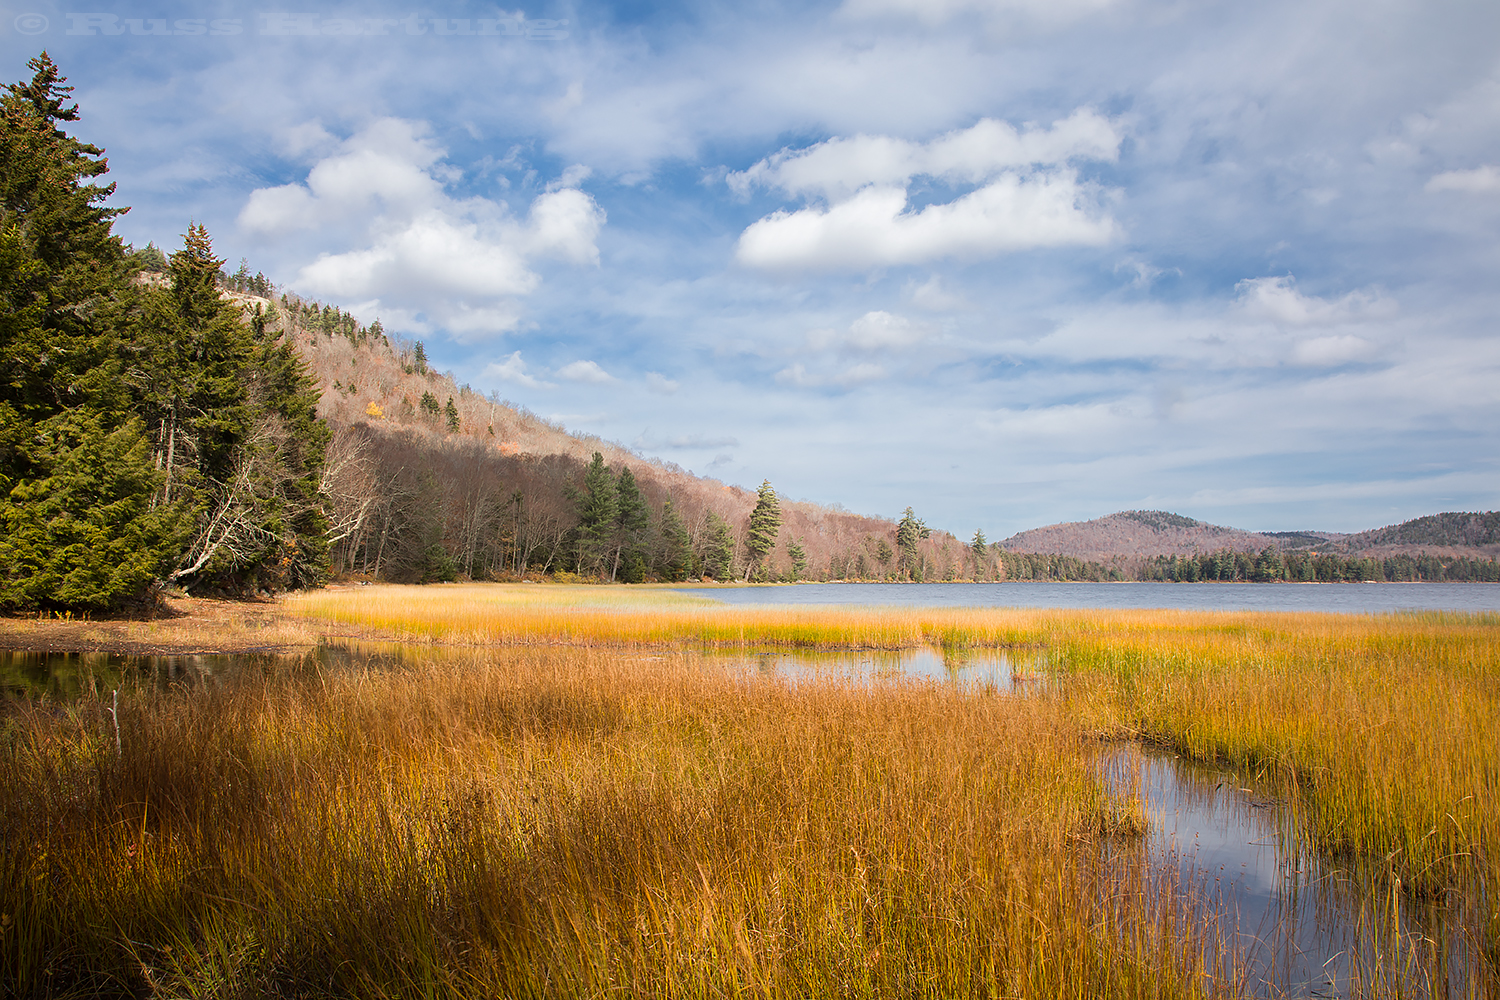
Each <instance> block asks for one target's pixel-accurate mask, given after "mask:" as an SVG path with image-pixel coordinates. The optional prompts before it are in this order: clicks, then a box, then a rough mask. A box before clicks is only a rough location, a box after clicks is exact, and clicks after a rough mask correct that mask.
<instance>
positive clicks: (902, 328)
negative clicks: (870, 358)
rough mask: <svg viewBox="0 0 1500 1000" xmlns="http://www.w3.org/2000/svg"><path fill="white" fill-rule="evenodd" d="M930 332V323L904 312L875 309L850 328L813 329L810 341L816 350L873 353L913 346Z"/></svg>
mask: <svg viewBox="0 0 1500 1000" xmlns="http://www.w3.org/2000/svg"><path fill="white" fill-rule="evenodd" d="M930 336H931V331H930V330H929V329H928V328H927V327H925V326H923V325H921V324H918V323H913V322H912V321H911V320H909V319H907V318H906V317H905V316H897V315H894V314H892V313H888V312H885V311H883V310H875V311H872V312H867V313H865V314H864V315H863V316H861V317H860V318H859V319H857V320H855V321H854V322H853V323H850V324H849V328H848V329H847V330H814V331H812V332H811V333H809V334H808V335H807V341H808V345H809V346H811V347H813V348H814V349H817V350H836V351H841V352H845V353H860V354H873V353H877V352H882V351H897V350H902V349H904V348H908V347H914V346H916V345H917V344H919V343H921V342H922V341H924V340H926V339H928V337H930Z"/></svg>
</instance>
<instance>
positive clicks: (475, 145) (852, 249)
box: [0, 0, 1500, 539]
mask: <svg viewBox="0 0 1500 1000" xmlns="http://www.w3.org/2000/svg"><path fill="white" fill-rule="evenodd" d="M306 6H308V7H311V6H315V5H306ZM0 44H3V45H4V51H5V53H6V65H7V66H9V67H10V68H9V70H8V71H7V76H8V78H9V79H13V80H14V79H20V78H22V77H23V76H24V75H25V68H24V64H25V60H26V59H27V58H28V57H29V56H32V55H35V54H36V52H37V51H39V50H40V49H42V48H43V47H45V48H46V49H48V50H49V51H50V52H51V53H52V54H53V56H54V58H56V59H57V61H58V62H59V64H60V65H61V67H62V69H63V72H64V73H66V74H67V75H68V76H69V78H70V82H71V83H73V84H74V85H76V87H77V91H76V95H75V96H76V97H77V98H78V99H79V101H80V103H81V105H82V111H83V115H84V119H83V121H82V122H81V123H80V126H79V129H78V131H79V134H81V135H82V136H83V137H85V138H86V139H89V140H90V141H93V142H96V143H98V144H100V145H102V146H105V147H106V148H107V150H108V155H109V158H110V165H111V168H112V169H111V174H110V179H112V180H114V181H116V182H117V183H118V184H119V186H120V193H119V196H118V197H117V199H116V201H117V202H118V203H120V204H128V205H130V206H131V211H130V213H129V214H128V215H126V216H124V217H123V218H122V219H121V220H120V222H119V224H118V230H117V231H119V232H120V233H121V234H122V235H123V236H124V237H125V238H126V239H127V240H130V241H133V242H134V243H136V244H137V245H144V244H145V243H146V242H147V241H148V240H155V241H156V242H157V243H159V244H162V243H167V244H172V243H175V242H177V241H178V240H179V234H181V233H183V232H184V231H185V228H186V226H187V224H188V222H189V221H190V220H194V221H201V222H203V223H205V224H207V226H208V228H209V231H210V232H211V233H212V234H213V236H214V237H215V242H216V246H217V247H218V249H219V251H220V252H221V254H222V255H224V256H226V257H228V258H230V260H231V262H232V263H233V262H237V261H238V260H239V258H241V257H245V258H248V259H249V261H250V263H251V267H252V269H253V270H254V269H258V270H263V271H265V272H266V274H267V275H268V276H270V277H271V278H273V279H274V280H275V281H277V282H278V283H281V284H283V285H285V286H287V287H289V288H291V289H293V290H296V291H298V292H300V293H302V294H304V295H307V296H310V297H314V298H317V299H320V300H322V301H325V302H334V303H337V304H339V305H342V306H344V307H346V308H349V309H351V310H352V311H354V312H355V313H356V314H357V315H360V316H361V317H363V318H365V319H367V320H370V319H374V318H376V317H377V316H378V317H379V318H380V319H381V320H382V321H383V323H384V324H385V326H386V327H387V328H388V329H395V330H398V331H400V332H402V333H404V334H405V335H407V336H410V337H413V338H419V339H421V340H423V341H424V342H425V344H426V345H427V348H428V353H429V355H430V356H431V357H432V358H433V359H434V361H435V362H436V363H437V364H438V365H439V366H440V367H442V368H445V369H448V368H451V369H452V370H453V371H454V372H455V374H456V375H457V377H458V378H459V380H460V381H465V382H468V383H470V384H471V385H473V386H474V387H475V388H476V389H479V390H481V391H485V392H489V391H495V392H498V393H499V394H500V395H501V396H502V397H504V398H507V399H510V400H512V401H514V402H516V403H519V404H521V405H524V406H526V407H528V408H529V409H531V410H532V411H534V412H536V413H539V414H541V415H543V416H548V417H552V418H554V419H557V420H559V421H561V422H562V423H563V424H565V425H566V426H567V427H568V428H569V429H572V430H577V431H583V432H588V433H593V434H598V435H600V436H602V437H604V438H607V439H610V440H615V441H619V442H622V443H624V444H626V445H630V446H632V447H635V448H637V449H638V450H639V451H640V453H642V454H643V455H650V456H658V457H661V458H663V459H666V460H669V461H674V462H676V463H678V464H679V465H682V466H683V467H685V468H688V469H691V470H693V471H694V472H697V473H700V474H704V475H711V476H715V477H717V478H720V479H723V480H725V481H727V482H733V483H739V484H742V485H746V486H751V487H753V486H755V485H757V484H758V483H759V482H760V481H761V480H762V479H766V478H768V479H770V480H771V482H772V483H774V484H775V485H776V487H777V489H778V490H779V491H780V492H781V493H782V494H783V495H787V496H791V497H795V498H799V499H809V500H814V501H818V502H822V503H839V504H842V505H844V506H845V507H847V508H849V509H851V510H856V511H860V512H864V513H878V514H885V515H896V514H899V512H900V511H901V510H902V509H903V508H904V507H906V506H908V505H911V506H913V507H914V508H915V509H916V510H917V512H918V514H920V515H922V516H923V517H925V519H926V520H927V521H928V523H930V524H932V525H934V526H937V527H942V528H945V529H948V530H951V531H953V532H955V533H956V534H959V535H961V536H964V537H967V536H968V535H970V534H971V533H972V532H973V531H974V529H976V528H982V529H983V530H984V531H985V532H986V534H987V535H988V536H989V537H990V538H992V539H995V538H1001V537H1004V536H1006V535H1008V534H1011V533H1012V532H1015V531H1018V530H1023V529H1025V528H1029V527H1035V526H1037V525H1041V524H1046V523H1051V522H1054V521H1061V520H1080V519H1086V518H1091V517H1096V516H1100V515H1103V514H1107V513H1110V512H1112V511H1115V510H1120V509H1129V508H1163V509H1169V510H1173V511H1177V512H1180V513H1183V514H1187V515H1190V516H1193V517H1198V518H1202V519H1204V520H1208V521H1214V522H1218V523H1224V524H1233V525H1236V526H1239V527H1245V528H1252V529H1262V530H1289V529H1297V528H1324V529H1331V530H1359V529H1362V528H1367V527H1374V526H1378V525H1382V524H1387V523H1392V522H1395V521H1399V520H1403V519H1405V518H1408V517H1414V516H1419V515H1422V514H1426V513H1432V512H1436V511H1439V510H1468V509H1493V508H1495V507H1497V506H1500V321H1497V316H1500V5H1496V4H1494V3H1493V2H1473V3H1451V2H1442V0H1427V2H1422V3H1416V2H1411V3H1402V2H1378V0H1377V2H1372V0H1361V2H1358V3H1353V2H1351V3H1335V2H1307V0H1299V2H1277V0H1271V2H1266V3H1259V4H1244V3H1232V2H1219V0H1214V2H1208V0H1176V2H1174V0H1165V2H1151V0H925V2H918V0H842V2H829V3H823V4H806V5H797V4H780V3H772V2H767V3H751V4H732V5H731V4H711V3H705V4H691V5H677V6H673V5H655V4H653V5H646V4H618V5H604V4H589V3H582V4H570V3H566V2H558V3H555V4H551V5H548V6H544V7H537V8H534V9H532V8H528V9H525V10H524V11H522V10H509V9H506V8H501V7H494V6H486V5H482V4H470V3H455V4H449V5H446V6H445V7H443V8H441V9H437V8H422V7H411V6H401V7H393V6H390V5H389V4H386V3H384V2H382V0H371V2H370V3H368V4H364V5H357V4H356V5H339V6H324V7H321V8H320V9H319V10H318V11H317V12H316V13H297V14H287V13H283V12H282V11H281V10H280V9H278V8H276V7H269V6H253V5H246V4H235V3H223V4H212V3H210V4H193V5H186V4H177V3H171V2H162V3H147V2H142V3H136V4H106V3H98V4H94V5H93V6H89V5H86V4H82V3H80V4H79V5H78V6H77V7H71V6H52V5H50V4H47V3H37V2H32V0H20V2H19V4H17V3H9V4H8V5H7V7H6V9H5V11H4V13H3V16H0ZM231 266H232V265H231Z"/></svg>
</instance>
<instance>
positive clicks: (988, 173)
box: [725, 108, 1120, 200]
mask: <svg viewBox="0 0 1500 1000" xmlns="http://www.w3.org/2000/svg"><path fill="white" fill-rule="evenodd" d="M1119 149H1120V133H1119V131H1118V130H1117V128H1116V126H1115V123H1114V122H1111V121H1110V120H1109V119H1108V118H1105V117H1103V116H1102V115H1100V114H1098V113H1097V112H1095V111H1094V110H1092V109H1090V108H1079V109H1078V110H1077V111H1074V112H1073V113H1072V114H1071V115H1069V116H1068V117H1067V118H1064V119H1062V120H1061V121H1057V122H1054V123H1053V125H1052V127H1051V128H1050V129H1043V128H1038V127H1037V126H1035V125H1028V126H1027V127H1026V128H1025V129H1024V130H1017V129H1016V128H1015V127H1014V126H1012V125H1010V124H1009V123H1007V122H1002V121H996V120H994V119H992V118H982V119H980V120H979V121H978V122H977V123H975V124H974V125H973V126H971V127H969V128H967V129H960V130H956V131H953V132H949V133H947V134H945V135H941V136H939V137H938V138H936V139H934V140H932V141H931V142H929V143H925V144H924V143H917V142H909V141H907V140H904V139H894V138H891V137H890V136H883V135H857V136H854V137H852V138H848V139H845V138H833V139H829V140H827V141H825V142H820V143H818V144H817V145H815V146H809V147H808V148H807V149H799V150H790V149H783V150H782V151H781V152H779V153H776V154H775V155H773V156H769V157H767V158H766V159H764V160H761V161H760V162H758V163H756V164H755V165H754V166H752V167H750V168H749V169H748V170H744V171H739V172H736V173H731V174H729V175H728V176H727V177H726V178H725V180H726V182H727V183H728V184H729V186H730V188H731V189H733V190H735V191H737V192H740V193H742V194H743V193H747V192H748V191H749V190H750V188H751V187H752V186H759V187H766V188H772V187H774V188H780V189H781V190H783V191H785V192H786V193H788V194H791V195H809V194H815V195H820V196H822V197H824V198H828V199H833V200H837V199H843V198H847V197H849V196H850V195H851V194H853V193H854V192H856V191H858V190H859V189H861V188H863V187H866V186H868V185H881V186H887V187H888V186H903V187H904V186H905V185H906V184H907V183H908V182H909V181H910V180H911V179H912V178H913V177H918V176H929V177H935V178H939V179H941V180H944V181H947V182H950V183H960V184H980V183H983V182H984V181H987V180H990V179H991V178H993V177H995V176H997V175H998V174H1000V173H1001V172H1003V171H1007V170H1015V169H1018V168H1022V167H1029V166H1033V165H1036V164H1051V165H1057V164H1062V163H1066V162H1068V161H1069V160H1106V161H1113V160H1114V159H1115V158H1116V157H1117V156H1118V155H1119Z"/></svg>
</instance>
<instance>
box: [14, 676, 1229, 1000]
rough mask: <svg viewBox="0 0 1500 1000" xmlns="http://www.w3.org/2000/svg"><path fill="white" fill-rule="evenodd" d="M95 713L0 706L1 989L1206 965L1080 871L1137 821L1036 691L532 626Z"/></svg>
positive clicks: (774, 990)
mask: <svg viewBox="0 0 1500 1000" xmlns="http://www.w3.org/2000/svg"><path fill="white" fill-rule="evenodd" d="M103 707H104V706H103V705H102V703H99V702H88V701H85V702H80V703H77V704H76V705H74V706H73V707H72V708H70V709H68V710H67V711H58V710H56V709H55V708H54V707H52V706H49V705H46V704H45V703H33V704H31V705H29V706H20V707H16V708H14V709H13V711H12V713H11V715H10V716H9V717H8V718H7V720H6V721H5V724H4V731H3V742H0V802H3V803H5V805H4V809H3V813H0V816H3V821H0V842H3V843H4V844H6V845H7V849H6V850H5V852H4V854H3V858H4V862H3V865H4V866H3V870H0V898H3V899H5V900H6V903H5V930H4V932H3V933H0V956H3V958H0V970H3V971H0V976H3V977H4V980H5V983H4V986H0V989H8V990H10V991H13V992H15V993H18V994H21V995H99V994H129V995H152V996H215V997H223V996H247V997H248V996H262V995H271V994H276V995H287V994H293V995H338V996H413V997H414V996H475V997H496V996H514V997H521V996H536V997H553V996H557V997H562V996H604V995H606V994H620V995H629V996H673V997H677V996H682V997H697V996H726V995H740V994H746V995H754V996H764V997H808V996H833V995H836V996H869V997H879V996H890V997H908V996H933V997H939V996H940V997H957V996H1001V995H1003V996H1016V997H1020V996H1041V997H1084V996H1142V997H1147V996H1149V997H1160V996H1176V995H1194V994H1197V993H1198V992H1199V991H1200V989H1201V988H1209V987H1212V985H1213V984H1211V983H1208V984H1207V986H1205V982H1206V981H1204V980H1202V979H1201V977H1200V975H1199V972H1200V970H1199V969H1195V962H1197V961H1201V959H1196V958H1192V957H1189V956H1193V955H1195V954H1196V952H1195V949H1194V948H1193V947H1192V946H1191V945H1188V944H1185V942H1184V939H1183V936H1182V935H1183V933H1184V932H1185V931H1186V930H1190V929H1188V928H1184V927H1183V926H1182V925H1181V920H1182V918H1181V917H1180V915H1179V914H1178V912H1177V911H1176V909H1175V906H1176V903H1175V902H1174V901H1173V900H1172V899H1171V898H1169V897H1162V896H1159V895H1156V894H1153V893H1152V892H1150V891H1148V890H1147V889H1146V885H1147V882H1146V880H1145V879H1144V878H1143V877H1137V878H1135V879H1129V878H1125V879H1122V878H1121V877H1120V871H1121V868H1120V867H1119V865H1118V864H1117V863H1110V864H1106V861H1105V858H1106V857H1107V856H1109V855H1116V856H1118V855H1121V854H1123V855H1124V856H1125V858H1126V859H1127V860H1128V859H1129V858H1130V857H1132V856H1135V857H1136V858H1137V860H1138V856H1139V853H1140V851H1141V849H1142V848H1141V841H1140V840H1139V839H1137V838H1132V837H1130V836H1128V834H1129V832H1130V831H1131V830H1133V829H1135V828H1137V826H1138V824H1139V817H1138V816H1137V815H1136V814H1135V813H1134V812H1133V811H1132V809H1131V808H1129V807H1124V806H1121V805H1119V804H1117V803H1114V802H1111V801H1110V800H1108V798H1107V797H1106V795H1105V793H1104V791H1103V789H1102V785H1101V783H1100V780H1099V775H1098V772H1097V768H1096V766H1095V763H1094V758H1093V751H1092V749H1091V748H1090V746H1089V745H1088V744H1087V742H1086V741H1085V740H1084V738H1083V734H1082V733H1081V731H1080V730H1079V729H1078V727H1077V726H1076V725H1075V724H1074V723H1072V722H1071V721H1070V719H1069V717H1068V716H1067V715H1066V714H1065V712H1064V711H1063V709H1062V708H1061V707H1060V706H1057V705H1054V704H1051V703H1048V702H1045V701H1041V700H1033V701H1024V700H1015V699H1007V698H996V697H974V696H969V695H964V694H961V693H959V692H957V691H954V690H952V689H949V688H945V687H942V686H932V685H892V686H882V687H879V688H876V689H873V690H872V689H867V688H860V687H849V686H842V685H837V684H832V685H808V684H804V685H801V686H799V687H798V688H796V689H795V690H793V689H792V688H790V687H788V686H786V685H783V684H779V683H768V682H755V683H747V682H744V681H742V680H737V679H735V678H734V677H732V676H729V675H726V674H724V673H723V672H722V671H718V670H714V669H712V668H705V667H704V666H703V665H702V664H701V663H700V662H699V661H698V660H697V659H696V658H694V657H690V656H683V655H672V656H668V657H664V658H658V659H644V658H640V657H631V656H629V655H625V654H622V653H618V652H605V651H582V652H580V651H567V650H555V649H552V650H549V649H532V650H504V651H499V652H494V653H489V654H476V653H468V654H446V655H444V656H443V657H441V658H431V659H427V660H424V661H422V662H419V663H416V664H415V665H412V664H407V665H405V666H400V667H397V666H394V665H393V666H392V667H391V668H390V669H386V670H371V669H366V670H358V671H343V672H334V673H326V672H325V673H321V674H314V675H311V676H304V677H301V678H300V679H292V680H287V679H285V678H283V679H281V680H262V679H260V678H259V677H257V678H250V679H247V680H246V681H244V682H243V683H241V684H238V685H232V686H227V687H219V688H213V687H199V688H195V689H193V690H184V689H181V688H177V689H172V690H168V691H151V690H147V689H142V690H138V691H135V692H132V693H131V694H130V695H129V696H128V697H127V698H126V699H125V700H124V701H123V702H122V706H121V710H120V726H121V730H122V733H123V753H121V754H120V755H119V756H118V757H117V756H116V754H115V750H114V739H113V730H112V729H111V728H110V725H109V720H108V716H107V715H106V714H105V713H104V712H103ZM1121 834H1126V836H1124V839H1120V835H1121ZM1127 867H1128V866H1127ZM1137 867H1138V865H1137Z"/></svg>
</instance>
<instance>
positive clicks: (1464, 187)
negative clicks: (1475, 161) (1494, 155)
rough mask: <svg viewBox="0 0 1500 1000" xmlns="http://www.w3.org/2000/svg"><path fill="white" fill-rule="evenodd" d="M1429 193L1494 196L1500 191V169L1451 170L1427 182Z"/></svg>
mask: <svg viewBox="0 0 1500 1000" xmlns="http://www.w3.org/2000/svg"><path fill="white" fill-rule="evenodd" d="M1427 190H1428V191H1462V192H1464V193H1465V194H1493V193H1494V192H1496V191H1500V167H1490V166H1485V167H1475V168H1474V169H1473V170H1449V171H1446V172H1444V173H1441V174H1438V175H1437V176H1435V177H1433V178H1432V180H1430V181H1428V182H1427Z"/></svg>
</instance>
